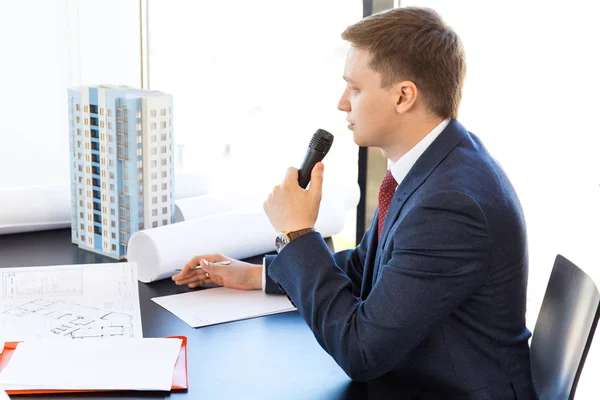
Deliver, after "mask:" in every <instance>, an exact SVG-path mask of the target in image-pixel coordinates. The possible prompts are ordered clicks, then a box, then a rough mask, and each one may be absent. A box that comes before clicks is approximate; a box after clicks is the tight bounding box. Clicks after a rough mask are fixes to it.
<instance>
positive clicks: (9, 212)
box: [0, 171, 209, 235]
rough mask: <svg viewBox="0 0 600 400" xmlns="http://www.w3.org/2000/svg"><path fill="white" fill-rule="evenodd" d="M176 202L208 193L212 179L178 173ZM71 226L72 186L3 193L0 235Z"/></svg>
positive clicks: (0, 190)
mask: <svg viewBox="0 0 600 400" xmlns="http://www.w3.org/2000/svg"><path fill="white" fill-rule="evenodd" d="M174 185H175V199H182V198H184V197H193V196H199V195H202V194H205V193H207V192H208V190H209V188H208V178H207V177H206V176H205V175H203V174H200V173H193V172H189V171H176V172H175V182H174ZM70 226H71V190H70V185H69V183H62V184H53V185H38V186H21V187H16V188H8V189H0V235H8V234H11V233H20V232H33V231H43V230H50V229H60V228H67V227H70Z"/></svg>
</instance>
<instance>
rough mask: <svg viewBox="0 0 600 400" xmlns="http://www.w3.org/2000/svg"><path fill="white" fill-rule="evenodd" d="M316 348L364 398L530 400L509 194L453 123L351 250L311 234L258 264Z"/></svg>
mask: <svg viewBox="0 0 600 400" xmlns="http://www.w3.org/2000/svg"><path fill="white" fill-rule="evenodd" d="M267 268H268V270H267V271H268V272H267V273H268V276H269V277H270V279H272V280H273V281H274V282H276V283H278V284H279V285H280V286H281V287H282V288H283V289H284V290H285V291H286V293H287V294H288V296H289V297H290V299H291V300H292V301H293V302H294V303H295V305H296V307H297V308H298V312H299V313H300V314H301V315H302V317H303V318H304V320H305V321H306V323H307V324H308V326H309V327H310V329H311V330H312V331H313V333H314V335H315V337H316V339H317V341H318V342H319V343H320V344H321V346H322V347H323V349H325V351H327V352H328V353H329V354H330V355H331V356H332V357H333V358H334V360H335V361H336V362H337V363H338V364H339V365H340V367H341V368H342V369H343V370H344V371H345V372H346V373H347V374H348V376H349V377H350V378H352V379H353V380H357V381H366V382H367V389H368V392H369V397H370V398H372V399H380V398H381V399H384V398H393V399H403V398H407V399H408V398H410V399H412V398H419V399H463V400H467V399H469V400H475V399H477V400H483V399H515V398H516V399H527V400H529V399H535V398H536V395H535V392H534V389H533V384H532V380H531V371H530V362H529V346H528V339H529V337H530V336H531V333H530V332H529V331H528V330H527V328H526V327H525V298H526V289H527V272H528V271H527V270H528V259H527V242H526V234H525V221H524V218H523V213H522V210H521V206H520V204H519V200H518V198H517V195H516V193H515V191H514V189H513V187H512V185H511V183H510V182H509V180H508V178H507V177H506V175H505V173H504V172H503V170H502V169H501V167H500V166H499V165H498V164H497V163H496V162H495V160H494V159H493V158H492V157H491V156H490V155H489V154H488V152H487V151H486V149H485V148H484V146H483V145H482V143H481V142H480V141H479V139H478V138H477V137H476V136H474V135H473V134H471V133H469V132H467V131H466V130H465V128H464V127H463V126H462V125H460V124H459V123H458V122H457V121H454V120H453V121H451V122H450V124H449V125H448V127H447V128H446V129H445V130H444V131H443V132H442V133H441V134H440V135H439V136H438V138H437V139H436V140H435V141H434V142H433V143H432V144H431V145H430V146H429V148H427V150H426V151H425V153H423V155H422V156H421V157H420V158H419V159H418V160H417V162H416V164H415V165H414V166H413V168H412V169H411V170H410V172H409V173H408V175H407V176H406V178H405V179H404V180H403V181H402V182H401V184H400V185H399V187H398V189H397V190H396V193H395V195H394V197H393V199H392V203H391V205H390V208H389V211H388V214H387V216H386V219H385V223H384V226H383V231H382V235H381V238H380V240H378V239H377V214H375V217H374V218H373V223H372V225H371V229H370V230H369V231H368V232H367V233H366V234H365V236H364V238H363V239H362V241H361V243H360V245H359V246H358V247H357V248H356V249H353V250H346V251H341V252H338V253H335V254H333V255H332V254H331V252H330V251H329V249H328V248H327V246H326V244H325V242H324V241H323V239H322V238H321V236H320V234H319V233H317V232H314V233H308V234H305V235H303V236H301V237H299V238H297V239H296V240H294V241H292V242H291V243H290V244H288V245H287V246H286V247H285V248H284V249H283V250H282V252H281V253H280V254H279V255H277V256H276V257H275V258H274V259H269V260H267Z"/></svg>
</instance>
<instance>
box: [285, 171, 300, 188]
mask: <svg viewBox="0 0 600 400" xmlns="http://www.w3.org/2000/svg"><path fill="white" fill-rule="evenodd" d="M284 181H285V182H286V183H296V185H297V184H298V169H297V168H294V167H289V168H288V169H287V172H286V173H285V179H284Z"/></svg>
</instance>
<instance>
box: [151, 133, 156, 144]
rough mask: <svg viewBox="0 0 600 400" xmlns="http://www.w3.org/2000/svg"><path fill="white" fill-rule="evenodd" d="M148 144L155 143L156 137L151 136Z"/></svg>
mask: <svg viewBox="0 0 600 400" xmlns="http://www.w3.org/2000/svg"><path fill="white" fill-rule="evenodd" d="M150 142H151V143H154V142H156V135H152V136H151V137H150Z"/></svg>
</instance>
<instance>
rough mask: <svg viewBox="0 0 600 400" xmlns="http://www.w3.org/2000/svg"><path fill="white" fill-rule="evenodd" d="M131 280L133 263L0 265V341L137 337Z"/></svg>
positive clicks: (135, 301) (139, 331)
mask: <svg viewBox="0 0 600 400" xmlns="http://www.w3.org/2000/svg"><path fill="white" fill-rule="evenodd" d="M137 279H138V278H137V268H136V265H135V264H133V263H111V264H87V265H53V266H45V267H18V268H0V345H2V344H3V343H4V342H6V341H21V340H28V339H46V338H55V339H116V338H142V318H141V313H140V300H139V293H138V282H137ZM0 351H1V349H0Z"/></svg>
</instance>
